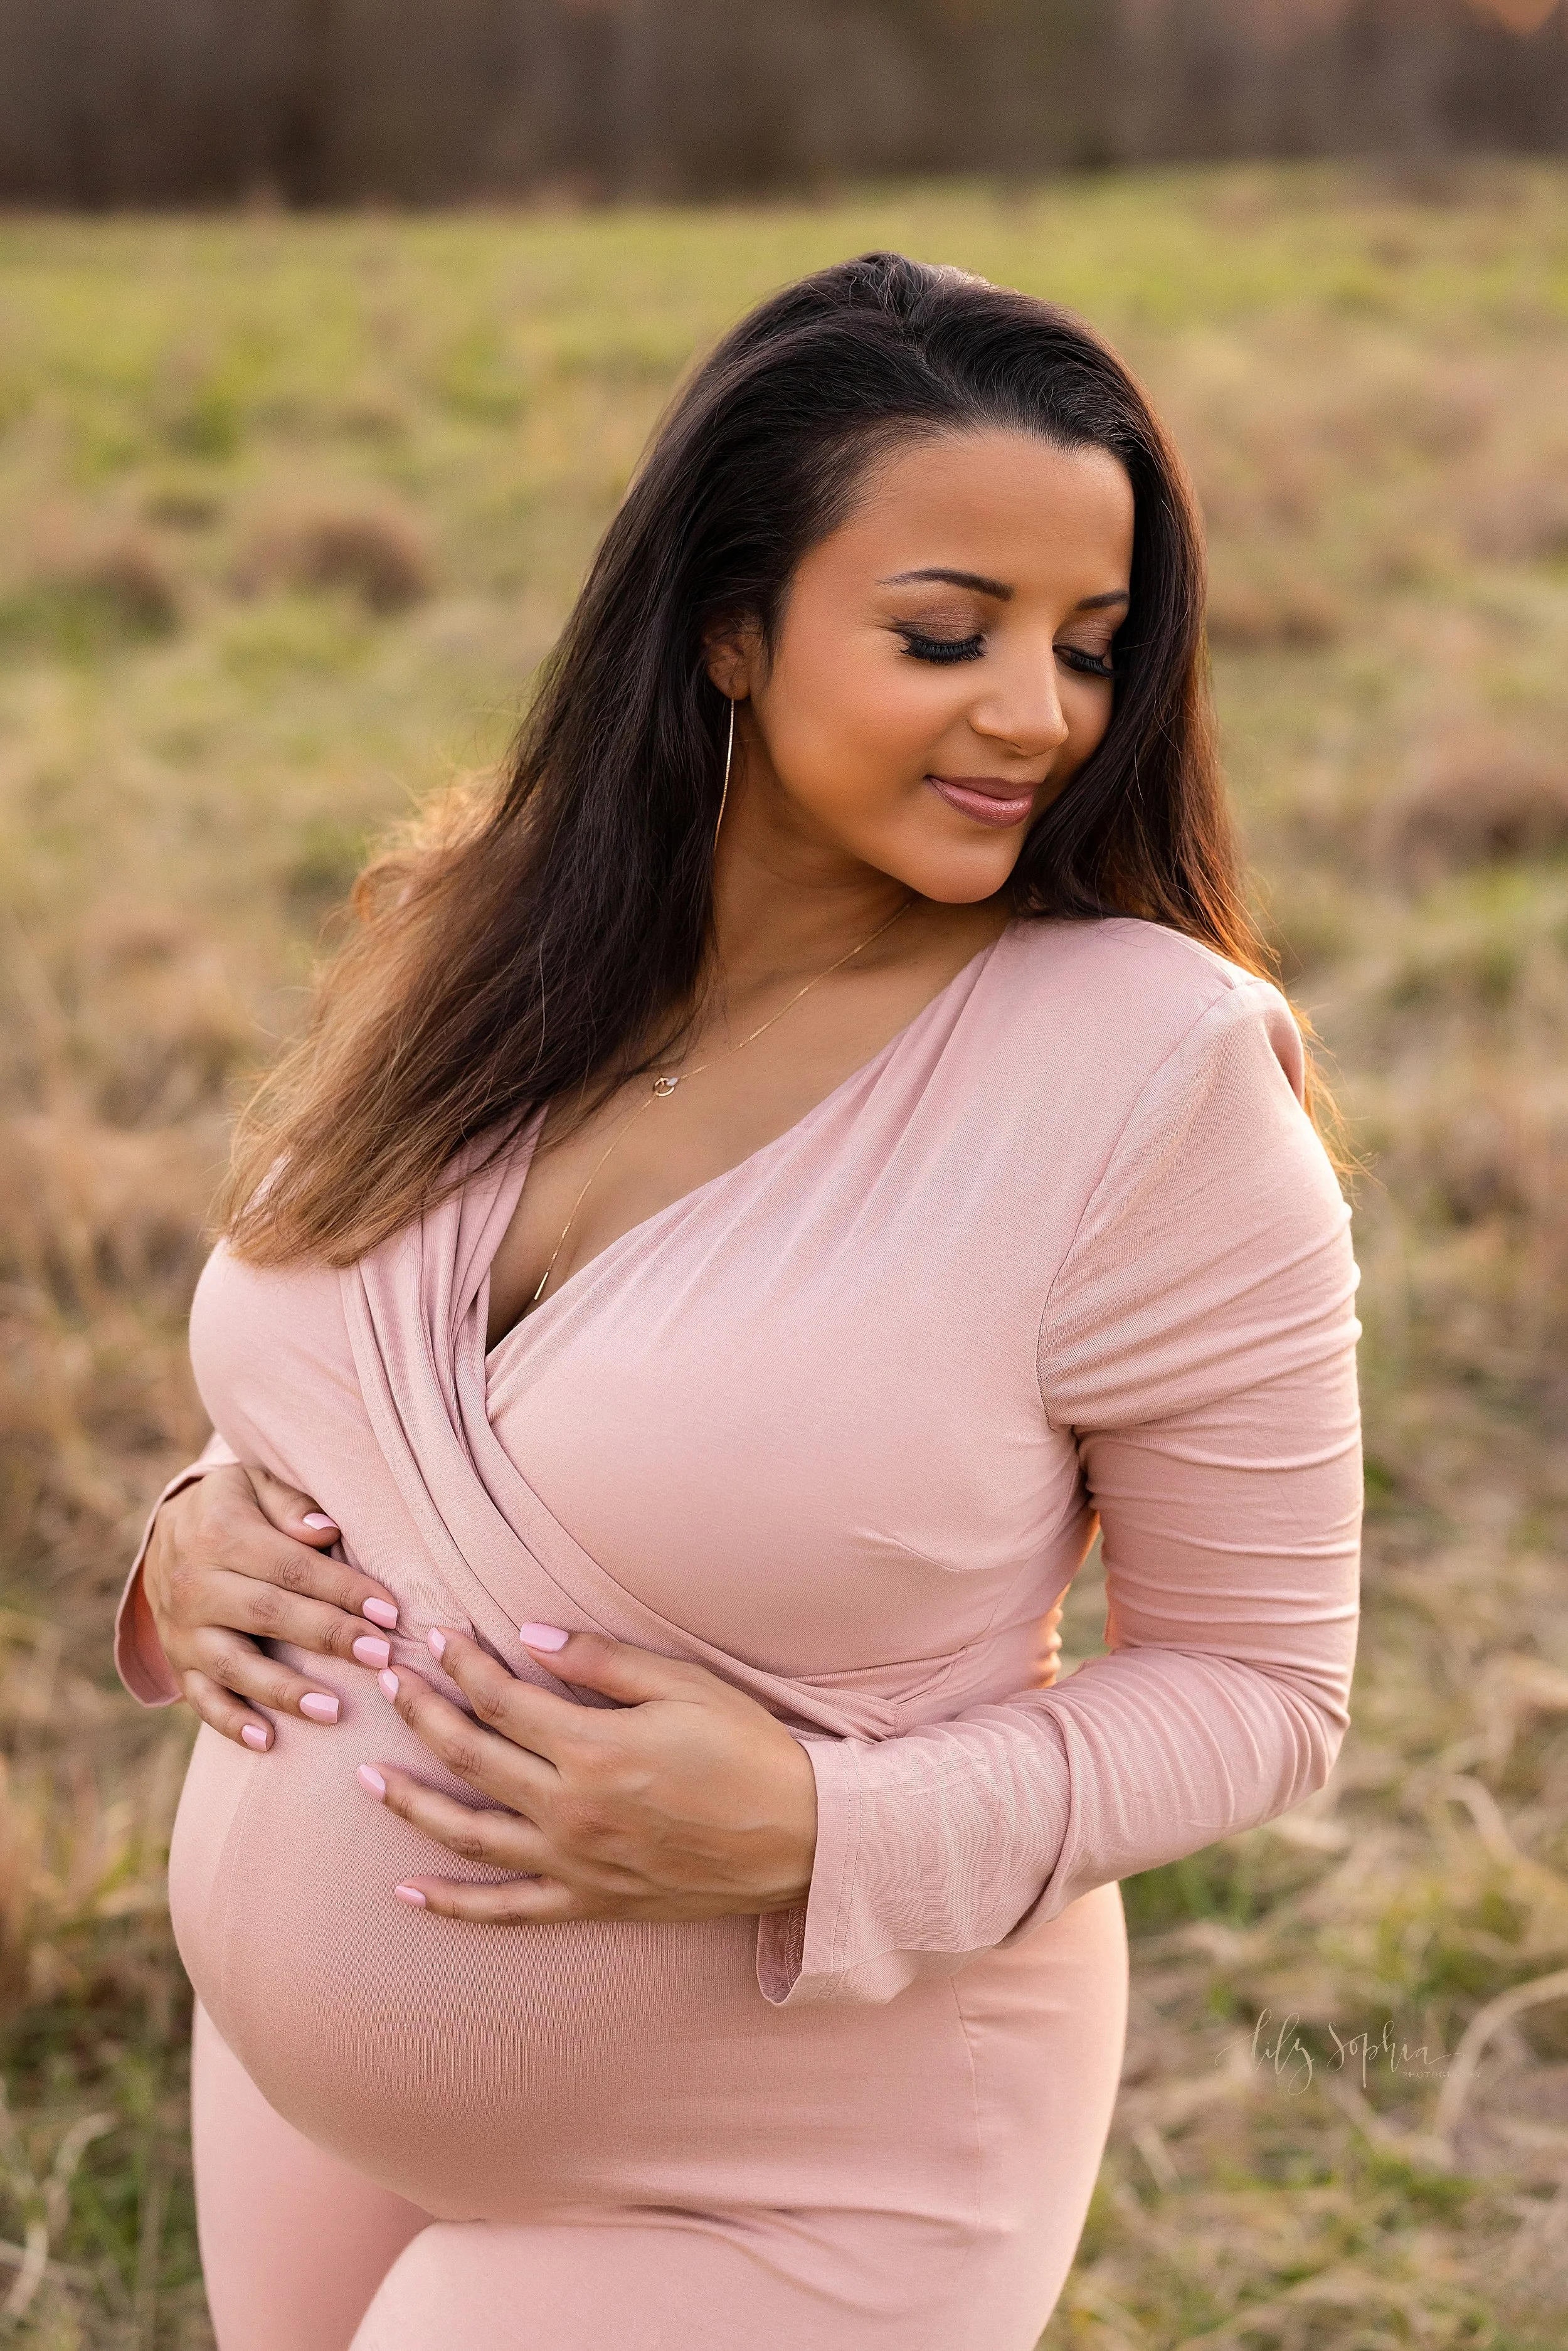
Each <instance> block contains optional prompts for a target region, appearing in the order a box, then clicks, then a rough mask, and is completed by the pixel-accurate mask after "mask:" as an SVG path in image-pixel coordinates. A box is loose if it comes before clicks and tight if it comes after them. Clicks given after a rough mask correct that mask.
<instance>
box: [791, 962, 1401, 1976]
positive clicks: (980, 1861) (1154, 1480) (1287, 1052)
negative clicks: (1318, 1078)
mask: <svg viewBox="0 0 1568 2351" xmlns="http://www.w3.org/2000/svg"><path fill="white" fill-rule="evenodd" d="M1300 1082H1301V1060H1300V1046H1299V1040H1297V1038H1296V1035H1295V1031H1294V1028H1293V1024H1291V1021H1290V1018H1289V1014H1288V1012H1287V1010H1286V1008H1285V1006H1284V1004H1283V1002H1282V1001H1281V998H1279V997H1278V996H1277V995H1276V993H1275V992H1274V991H1273V990H1272V989H1270V988H1269V987H1266V986H1265V985H1264V984H1263V983H1260V982H1259V983H1246V984H1243V985H1242V986H1239V987H1237V988H1235V989H1233V990H1232V991H1230V992H1229V993H1228V995H1227V996H1226V997H1225V998H1222V999H1221V1000H1220V1001H1219V1002H1218V1003H1216V1004H1214V1005H1212V1006H1211V1007H1210V1008H1208V1009H1207V1011H1206V1012H1204V1013H1203V1014H1202V1016H1201V1017H1200V1018H1198V1019H1197V1020H1196V1021H1195V1022H1194V1024H1193V1026H1192V1027H1191V1029H1189V1030H1188V1031H1187V1033H1186V1036H1185V1038H1184V1039H1183V1040H1182V1041H1181V1043H1180V1044H1179V1045H1178V1046H1177V1047H1176V1050H1174V1051H1172V1052H1171V1053H1170V1054H1169V1055H1168V1057H1167V1058H1166V1060H1165V1061H1163V1062H1162V1064H1161V1065H1160V1067H1159V1068H1158V1069H1156V1070H1155V1071H1154V1073H1153V1074H1152V1076H1151V1077H1150V1078H1149V1080H1148V1081H1147V1082H1146V1084H1145V1087H1144V1089H1143V1091H1142V1092H1141V1094H1140V1095H1139V1097H1138V1100H1137V1102H1136V1103H1135V1105H1134V1109H1133V1111H1132V1113H1131V1115H1130V1116H1129V1118H1128V1120H1127V1122H1126V1124H1125V1126H1124V1129H1123V1131H1122V1134H1121V1135H1120V1138H1119V1140H1118V1141H1117V1143H1116V1144H1115V1147H1114V1149H1113V1152H1112V1154H1111V1155H1110V1158H1109V1160H1108V1162H1107V1164H1106V1165H1105V1167H1104V1170H1103V1175H1102V1176H1101V1178H1100V1181H1099V1183H1098V1185H1097V1186H1096V1188H1095V1189H1094V1191H1093V1193H1092V1197H1091V1198H1090V1200H1089V1204H1088V1207H1087V1209H1086V1211H1085V1213H1084V1215H1083V1217H1082V1221H1081V1223H1080V1225H1079V1228H1078V1230H1077V1233H1076V1235H1075V1237H1074V1238H1073V1240H1072V1243H1071V1247H1070V1249H1068V1251H1067V1254H1066V1256H1065V1257H1064V1259H1062V1261H1061V1265H1060V1267H1059V1268H1058V1269H1057V1271H1056V1273H1055V1277H1054V1279H1053V1280H1052V1281H1051V1290H1050V1294H1049V1297H1048V1299H1047V1301H1046V1304H1045V1309H1044V1312H1043V1315H1042V1318H1041V1323H1040V1347H1039V1366H1038V1368H1039V1379H1040V1399H1041V1404H1042V1407H1043V1410H1044V1413H1045V1416H1046V1419H1047V1421H1048V1423H1049V1425H1050V1426H1051V1428H1052V1429H1055V1430H1059V1431H1063V1432H1067V1433H1069V1434H1070V1435H1071V1439H1072V1441H1073V1442H1074V1443H1075V1445H1076V1447H1077V1452H1078V1457H1079V1461H1080V1464H1081V1470H1082V1480H1083V1485H1084V1488H1085V1490H1086V1494H1087V1497H1088V1499H1089V1501H1090V1502H1091V1504H1092V1507H1093V1509H1094V1510H1096V1511H1097V1512H1098V1515H1099V1519H1100V1523H1101V1527H1102V1531H1103V1541H1104V1559H1105V1569H1106V1578H1107V1589H1108V1594H1109V1620H1108V1632H1107V1639H1108V1646H1109V1649H1110V1652H1111V1654H1110V1655H1108V1656H1105V1657H1103V1658H1097V1659H1095V1660H1093V1661H1092V1663H1090V1664H1089V1665H1087V1666H1085V1667H1082V1669H1081V1670H1080V1671H1079V1672H1078V1673H1076V1674H1074V1675H1072V1676H1071V1677H1070V1678H1069V1679H1068V1680H1067V1681H1066V1682H1064V1683H1062V1684H1061V1685H1060V1686H1058V1687H1054V1688H1050V1689H1044V1690H1036V1691H1029V1692H1026V1693H1024V1694H1022V1695H1020V1696H1019V1697H1018V1698H1013V1699H1009V1700H1007V1701H1004V1702H1000V1703H996V1704H992V1705H988V1706H981V1707H977V1708H974V1709H973V1710H971V1711H969V1712H967V1713H966V1714H963V1715H960V1716H959V1717H957V1718H956V1719H954V1720H951V1721H947V1722H944V1723H938V1724H936V1725H933V1726H930V1727H928V1728H925V1729H919V1730H916V1731H914V1732H911V1733H909V1734H906V1735H904V1736H901V1737H896V1738H891V1739H888V1740H883V1741H881V1742H873V1741H864V1740H828V1739H812V1740H810V1742H809V1752H810V1757H811V1761H812V1765H813V1768H814V1771H815V1773H816V1779H817V1789H818V1805H819V1834H818V1845H817V1854H816V1860H815V1865H814V1869H813V1875H812V1882H811V1888H810V1897H809V1900H808V1901H807V1903H806V1904H805V1905H804V1906H803V1907H801V1908H800V1909H798V1910H795V1911H791V1912H786V1913H782V1914H779V1915H778V1916H775V1917H768V1918H765V1919H763V1921H762V1922H761V1928H760V1932H759V1938H758V1980H759V1982H760V1984H761V1988H762V1990H763V1991H764V1992H765V1993H766V1994H767V1996H768V1998H769V1999H770V2000H772V2001H775V2002H779V2003H788V2004H789V2005H804V2004H806V2003H809V2002H816V2001H886V2000H889V1999H891V1998H893V1997H894V1994H895V1993H897V1992H898V1991H901V1990H902V1989H903V1988H904V1986H905V1985H906V1984H908V1983H910V1982H911V1981H913V1980H915V1978H916V1977H918V1976H922V1975H926V1974H931V1973H950V1972H952V1971H953V1970H956V1969H957V1968H959V1967H961V1966H962V1965H963V1964H964V1963H965V1961H966V1960H967V1959H971V1958H973V1957H975V1956H976V1955H977V1954H978V1953H980V1952H983V1951H986V1950H988V1949H993V1948H995V1947H997V1946H998V1945H1001V1944H1005V1943H1008V1942H1009V1941H1010V1940H1012V1939H1014V1938H1017V1937H1019V1936H1020V1935H1025V1934H1027V1933H1028V1932H1029V1931H1030V1928H1032V1927H1033V1926H1035V1925H1036V1924H1038V1923H1040V1922H1041V1921H1044V1920H1046V1919H1049V1918H1052V1917H1056V1916H1057V1914H1058V1913H1059V1912H1061V1910H1062V1909H1064V1908H1065V1907H1066V1906H1067V1905H1068V1904H1069V1903H1071V1901H1073V1900H1074V1899H1075V1898H1076V1897H1077V1896H1080V1895H1082V1894H1084V1893H1086V1892H1088V1891H1089V1890H1090V1889H1091V1888H1092V1887H1093V1886H1100V1885H1103V1884H1105V1883H1107V1882H1109V1881H1111V1880H1114V1879H1117V1878H1121V1877H1124V1876H1129V1875H1131V1874H1133V1873H1134V1872H1136V1871H1139V1870H1145V1869H1150V1868H1153V1867H1155V1866H1157V1865H1160V1864H1162V1863H1165V1862H1169V1861H1173V1860H1176V1859H1177V1858H1179V1857H1181V1856H1182V1855H1186V1854H1189V1853H1193V1852H1196V1851H1197V1850H1198V1849H1199V1848H1200V1847H1202V1846H1204V1845H1207V1844H1211V1843H1212V1842H1213V1841H1214V1840H1215V1839H1216V1838H1218V1837H1223V1836H1226V1835H1228V1834H1232V1833H1234V1832H1236V1831H1238V1830H1240V1829H1245V1828H1248V1827H1250V1826H1253V1825H1255V1824H1256V1823H1259V1822H1261V1821H1265V1820H1269V1819H1270V1818H1271V1817H1273V1816H1274V1815H1275V1814H1276V1813H1281V1812H1282V1811H1284V1810H1286V1809H1287V1808H1288V1807H1289V1806H1290V1805H1291V1804H1293V1803H1296V1802H1299V1801H1300V1800H1301V1798H1302V1797H1303V1796H1305V1795H1307V1794H1309V1793H1310V1792H1312V1790H1314V1789H1316V1788H1318V1787H1321V1786H1322V1783H1323V1782H1324V1780H1325V1779H1326V1777H1327V1775H1328V1772H1329V1771H1330V1769H1331V1768H1332V1766H1333V1760H1334V1757H1335V1755H1336V1753H1337V1751H1338V1748H1339V1744H1340V1740H1341V1739H1342V1738H1343V1732H1344V1729H1345V1725H1346V1722H1347V1720H1348V1715H1347V1710H1346V1709H1347V1699H1348V1694H1349V1686H1350V1677H1351V1668H1352V1665H1353V1663H1354V1644H1355V1616H1356V1576H1357V1564H1358V1553H1359V1533H1360V1507H1361V1465H1360V1446H1359V1427H1358V1416H1357V1407H1356V1391H1355V1376H1354V1343H1355V1339H1356V1336H1357V1327H1356V1324H1355V1322H1354V1313H1353V1300H1354V1283H1355V1269H1354V1262H1353V1260H1352V1258H1351V1254H1350V1242H1349V1231H1348V1226H1349V1217H1348V1212H1347V1210H1346V1208H1345V1207H1344V1204H1343V1200H1342V1199H1341V1196H1340V1193H1339V1189H1338V1186H1337V1184H1336V1183H1335V1181H1334V1178H1333V1173H1332V1170H1331V1169H1330V1167H1329V1165H1328V1164H1327V1161H1326V1159H1325V1158H1324V1155H1323V1153H1322V1148H1321V1146H1320V1144H1319V1143H1318V1141H1317V1139H1316V1137H1315V1135H1314V1134H1313V1133H1312V1128H1311V1126H1310V1124H1309V1123H1308V1121H1307V1119H1306V1117H1305V1114H1304V1113H1303V1112H1302V1111H1301V1106H1300V1102H1299V1100H1298V1093H1299V1088H1300Z"/></svg>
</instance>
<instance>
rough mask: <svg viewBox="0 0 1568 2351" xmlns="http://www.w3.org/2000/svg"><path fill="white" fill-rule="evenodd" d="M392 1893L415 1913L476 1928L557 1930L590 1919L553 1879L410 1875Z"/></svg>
mask: <svg viewBox="0 0 1568 2351" xmlns="http://www.w3.org/2000/svg"><path fill="white" fill-rule="evenodd" d="M392 1891H393V1893H394V1894H395V1895H396V1896H397V1897H398V1899H399V1901H400V1902H406V1903H407V1904H408V1905H409V1907H410V1908H411V1909H414V1910H430V1911H433V1912H434V1915H435V1916H436V1917H438V1918H465V1919H467V1920H469V1921H470V1922H471V1923H472V1924H473V1925H474V1926H476V1927H528V1926H536V1927H554V1926H559V1924H560V1923H561V1921H562V1920H563V1919H567V1918H580V1917H587V1915H588V1913H587V1912H586V1911H585V1910H583V1909H582V1908H581V1907H580V1904H579V1903H578V1900H577V1897H576V1896H575V1895H573V1894H572V1893H571V1892H570V1890H569V1888H568V1887H566V1886H561V1885H559V1884H558V1883H557V1882H556V1880H555V1879H554V1878H549V1877H506V1878H503V1879H502V1880H501V1883H500V1884H499V1885H498V1886H475V1885H465V1884H464V1883H462V1882H461V1881H454V1880H453V1879H452V1878H450V1877H405V1878H404V1879H403V1880H402V1883H401V1885H398V1886H394V1887H393V1888H392Z"/></svg>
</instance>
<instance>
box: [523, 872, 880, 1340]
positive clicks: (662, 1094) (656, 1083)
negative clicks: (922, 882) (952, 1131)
mask: <svg viewBox="0 0 1568 2351" xmlns="http://www.w3.org/2000/svg"><path fill="white" fill-rule="evenodd" d="M914 904H915V901H914V899H913V898H906V899H905V900H904V904H903V905H902V906H899V907H897V908H895V909H894V912H893V913H892V914H889V916H888V918H887V920H886V922H885V923H879V924H878V925H877V926H876V928H875V930H874V931H873V933H872V934H871V936H870V937H869V938H865V939H862V941H861V943H860V945H859V946H855V947H852V948H851V949H850V951H849V953H848V955H841V956H840V957H839V959H838V961H837V963H831V964H829V966H828V967H827V969H826V970H825V971H820V972H818V974H817V975H816V977H815V978H814V979H809V980H808V981H807V982H806V985H805V987H798V988H797V989H796V991H795V993H794V995H793V996H792V997H791V998H789V1003H788V1004H781V1005H780V1006H779V1009H778V1011H777V1012H771V1013H769V1014H768V1019H766V1020H764V1021H763V1022H761V1024H760V1025H759V1026H758V1028H756V1029H753V1030H752V1031H751V1034H750V1035H749V1036H748V1037H742V1038H741V1039H740V1040H738V1042H737V1043H736V1044H734V1045H727V1046H726V1047H725V1049H724V1050H723V1052H722V1053H716V1054H715V1055H714V1056H713V1059H712V1061H699V1062H698V1063H697V1066H696V1068H695V1070H674V1071H670V1070H661V1071H660V1072H659V1074H658V1076H657V1077H655V1078H654V1079H653V1083H652V1085H651V1086H650V1088H649V1091H648V1092H647V1093H646V1094H644V1096H643V1100H642V1101H641V1102H639V1103H638V1105H637V1107H636V1109H635V1110H634V1111H633V1112H632V1115H631V1117H630V1118H628V1119H626V1120H624V1121H623V1122H622V1124H621V1126H620V1127H619V1128H618V1129H617V1131H616V1133H615V1134H612V1137H611V1139H610V1141H609V1142H608V1143H607V1144H605V1146H604V1149H603V1151H602V1152H601V1155H600V1156H599V1157H598V1158H597V1159H596V1160H595V1161H594V1163H593V1165H592V1167H591V1169H590V1171H589V1176H588V1182H587V1183H586V1184H585V1185H584V1186H583V1187H582V1189H581V1191H580V1193H579V1194H578V1196H577V1197H576V1199H575V1200H574V1201H573V1202H572V1204H571V1214H570V1216H569V1217H568V1218H567V1220H566V1222H565V1224H564V1225H562V1227H561V1228H560V1238H559V1240H558V1241H557V1243H556V1245H555V1247H554V1249H551V1251H550V1259H549V1264H548V1265H547V1266H546V1268H545V1270H544V1273H543V1275H542V1276H541V1278H540V1280H539V1286H538V1289H537V1290H535V1292H534V1294H533V1296H532V1297H531V1298H530V1299H529V1301H528V1304H529V1306H530V1307H534V1306H537V1305H538V1302H539V1301H540V1299H541V1298H542V1297H543V1296H544V1294H545V1289H546V1285H547V1284H548V1282H549V1278H550V1276H551V1274H552V1273H553V1272H554V1271H555V1269H556V1260H557V1259H558V1258H559V1255H560V1253H561V1251H562V1249H564V1248H565V1247H566V1237H567V1235H568V1233H570V1230H571V1228H572V1227H573V1225H575V1224H576V1222H577V1212H578V1210H579V1208H580V1207H581V1206H582V1204H583V1202H584V1200H586V1199H587V1197H588V1195H589V1193H590V1191H591V1189H592V1186H593V1185H594V1183H595V1181H596V1180H597V1178H598V1175H599V1172H600V1170H601V1167H602V1166H603V1165H604V1163H605V1161H606V1160H607V1159H608V1158H609V1156H610V1155H611V1153H612V1151H614V1150H616V1149H617V1148H618V1147H619V1146H620V1144H622V1143H623V1142H624V1141H625V1139H626V1136H627V1135H628V1134H629V1133H630V1132H631V1130H632V1127H633V1126H634V1125H635V1124H636V1123H637V1121H638V1120H639V1119H640V1118H641V1117H642V1115H643V1112H644V1111H645V1110H651V1109H652V1108H653V1104H654V1103H655V1102H668V1101H669V1099H670V1096H671V1095H672V1094H673V1093H674V1091H675V1088H676V1087H677V1086H678V1085H679V1084H680V1082H681V1081H682V1080H683V1078H700V1077H701V1076H702V1074H703V1071H705V1070H711V1069H713V1068H714V1067H715V1066H716V1063H718V1062H719V1061H728V1059H729V1057H730V1055H731V1054H732V1053H743V1052H744V1051H745V1050H746V1048H747V1045H755V1043H756V1042H757V1040H758V1037H760V1036H761V1035H762V1033H763V1030H764V1029H771V1028H772V1027H773V1026H774V1023H775V1022H776V1021H779V1020H782V1019H783V1018H784V1015H785V1014H786V1012H793V1010H794V1009H795V1007H796V1006H797V1004H799V1003H800V998H802V997H803V996H810V993H811V990H812V989H813V988H814V987H820V986H821V983H822V981H823V980H824V979H831V977H832V976H833V974H834V972H836V971H842V969H843V967H844V966H845V964H847V963H853V961H854V959H855V957H856V956H858V955H864V953H865V951H866V949H867V947H870V946H875V945H876V942H877V941H878V939H880V938H881V937H882V936H883V933H884V932H887V931H891V930H892V928H893V926H894V923H896V922H897V921H898V919H899V916H900V915H902V914H908V912H909V909H910V908H911V906H913V905H914Z"/></svg>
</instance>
